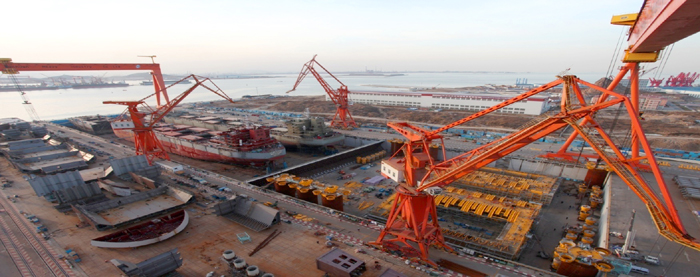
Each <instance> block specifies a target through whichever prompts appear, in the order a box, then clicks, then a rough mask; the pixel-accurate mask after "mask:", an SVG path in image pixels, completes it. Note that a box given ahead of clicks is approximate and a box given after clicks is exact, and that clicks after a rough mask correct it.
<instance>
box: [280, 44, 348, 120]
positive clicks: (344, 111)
mask: <svg viewBox="0 0 700 277" xmlns="http://www.w3.org/2000/svg"><path fill="white" fill-rule="evenodd" d="M316 56H317V55H314V57H313V58H312V59H311V60H310V61H309V62H307V63H305V64H304V66H303V67H302V68H301V72H299V77H298V78H297V82H296V83H295V84H294V88H292V89H291V90H289V91H287V93H289V92H292V91H294V90H296V89H297V86H299V84H300V83H301V81H302V80H304V77H306V75H307V74H309V72H311V74H312V75H314V77H316V80H318V82H319V83H320V84H321V86H322V87H323V89H324V90H325V91H326V93H327V94H328V97H330V98H331V101H333V103H335V106H336V107H337V109H336V111H335V115H334V116H333V120H332V121H331V127H342V128H346V129H347V128H352V127H357V123H355V120H354V119H353V118H352V115H350V110H348V105H349V101H348V92H349V91H348V86H346V85H345V84H343V82H341V81H340V80H338V78H336V77H335V76H334V75H333V74H332V73H330V72H329V71H328V70H327V69H326V68H325V67H323V65H321V64H320V63H318V61H316ZM314 65H318V66H319V67H321V68H322V69H323V70H324V71H325V72H326V73H328V75H331V77H333V79H335V80H336V81H337V82H338V83H340V87H339V88H338V89H337V90H335V89H333V88H332V87H331V86H330V85H329V84H328V82H326V80H324V79H323V77H321V74H319V73H318V71H316V69H315V68H314Z"/></svg>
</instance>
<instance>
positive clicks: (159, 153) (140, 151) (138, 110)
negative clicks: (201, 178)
mask: <svg viewBox="0 0 700 277" xmlns="http://www.w3.org/2000/svg"><path fill="white" fill-rule="evenodd" d="M189 79H193V80H194V85H192V87H190V88H189V89H187V90H186V91H185V92H183V93H181V94H180V95H178V96H176V97H175V98H173V99H172V100H171V101H168V102H167V103H165V104H164V105H162V106H160V105H159V106H158V107H155V108H153V107H151V106H149V105H148V104H147V103H146V100H147V99H148V98H150V97H151V96H153V95H157V93H156V94H151V95H149V96H147V97H145V98H142V99H140V100H136V101H104V102H102V103H103V104H116V105H125V106H127V108H126V111H124V113H122V114H121V115H120V116H119V117H117V121H123V122H124V124H126V125H128V126H129V127H127V129H130V130H132V131H133V132H134V148H135V149H136V155H144V156H146V160H148V164H150V165H152V164H153V162H154V161H155V159H156V158H161V159H164V160H170V156H169V155H168V152H166V151H165V149H164V148H163V145H162V144H161V143H160V141H159V140H158V138H156V136H155V133H153V126H154V125H155V124H156V123H158V122H160V120H161V119H163V117H165V115H167V114H168V113H169V112H170V111H172V110H173V108H175V106H177V105H178V104H180V102H182V100H184V99H185V97H187V96H188V95H189V94H190V93H192V91H194V89H196V88H197V87H199V86H201V87H203V88H205V89H207V90H209V91H211V92H213V93H214V94H216V95H219V96H221V97H222V98H224V99H226V100H228V101H229V102H231V103H233V99H231V98H230V97H228V95H226V93H224V91H222V90H221V88H219V87H218V86H217V85H216V84H214V82H212V81H211V80H210V79H209V78H205V77H199V76H196V75H189V76H187V77H185V78H183V79H181V80H179V81H177V82H175V83H173V84H171V85H169V86H168V87H166V89H167V88H170V87H171V86H174V85H177V84H179V83H181V82H184V81H185V80H189ZM206 82H208V83H209V84H210V85H212V86H213V87H214V88H216V89H213V88H210V87H208V86H207V85H206V84H205V83H206Z"/></svg>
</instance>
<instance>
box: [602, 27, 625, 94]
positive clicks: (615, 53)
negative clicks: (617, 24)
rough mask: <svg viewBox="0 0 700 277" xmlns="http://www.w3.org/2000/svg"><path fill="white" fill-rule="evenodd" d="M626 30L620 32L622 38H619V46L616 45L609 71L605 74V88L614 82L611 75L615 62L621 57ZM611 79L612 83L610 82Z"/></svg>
mask: <svg viewBox="0 0 700 277" xmlns="http://www.w3.org/2000/svg"><path fill="white" fill-rule="evenodd" d="M624 34H625V30H624V28H623V29H622V31H620V36H619V37H618V38H617V44H615V50H614V51H613V55H612V57H611V58H610V63H609V64H608V71H606V72H605V83H604V87H607V86H608V84H610V82H612V79H611V78H610V74H611V73H612V70H613V69H614V68H615V63H616V62H615V60H617V57H618V56H619V55H620V52H619V51H620V49H621V48H622V41H623V40H622V38H623V37H624ZM608 79H610V81H608Z"/></svg>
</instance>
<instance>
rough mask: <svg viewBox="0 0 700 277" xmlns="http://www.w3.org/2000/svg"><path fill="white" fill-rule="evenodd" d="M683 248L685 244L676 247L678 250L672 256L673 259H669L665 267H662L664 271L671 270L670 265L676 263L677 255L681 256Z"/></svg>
mask: <svg viewBox="0 0 700 277" xmlns="http://www.w3.org/2000/svg"><path fill="white" fill-rule="evenodd" d="M683 249H685V246H684V245H681V247H680V248H678V251H677V252H676V255H675V256H673V259H671V263H669V264H668V266H667V267H666V268H664V273H666V272H668V271H669V270H671V267H673V265H674V264H675V263H676V260H678V257H680V256H681V252H683Z"/></svg>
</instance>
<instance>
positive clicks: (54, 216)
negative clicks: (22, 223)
mask: <svg viewBox="0 0 700 277" xmlns="http://www.w3.org/2000/svg"><path fill="white" fill-rule="evenodd" d="M0 163H2V165H1V166H2V171H3V172H4V173H5V174H3V175H6V172H10V171H12V169H10V167H9V163H8V162H7V161H6V160H5V159H2V161H0ZM9 177H10V178H12V180H13V181H14V184H13V187H10V188H6V189H5V190H3V191H2V192H1V193H0V195H2V196H3V197H5V195H14V194H17V195H19V196H20V197H19V199H20V200H19V201H18V202H17V203H14V205H15V206H16V207H17V209H19V210H22V211H24V212H28V213H32V214H35V215H36V216H37V217H39V218H40V219H41V221H42V223H43V224H44V225H45V226H46V227H47V228H48V229H49V232H50V233H51V237H52V241H54V242H55V244H57V245H58V247H59V249H57V251H56V252H59V253H60V252H62V251H63V249H69V248H70V249H73V250H74V251H76V252H77V253H78V254H79V255H80V256H81V258H82V262H80V264H79V266H80V268H81V269H82V270H84V272H85V274H86V275H87V276H99V275H103V276H104V275H107V276H118V275H119V274H120V273H121V271H120V270H119V269H117V268H116V267H115V266H114V265H112V264H111V263H108V262H106V261H108V260H110V259H115V258H116V259H120V260H125V261H130V262H135V263H137V262H140V261H142V260H145V259H148V258H150V257H153V256H155V255H158V254H160V253H162V252H165V251H168V250H170V249H172V248H175V247H177V248H178V249H179V250H180V253H181V255H182V257H183V259H184V265H183V266H182V267H181V268H180V269H179V270H178V272H179V273H180V274H182V275H184V276H204V275H206V274H207V273H208V272H210V271H215V272H216V273H217V274H223V273H224V271H225V269H224V268H225V265H224V264H223V263H222V262H221V260H220V259H219V257H221V254H222V253H223V251H224V250H227V249H231V250H233V251H234V252H236V253H237V254H238V256H240V257H241V258H244V259H245V260H246V261H247V263H248V264H251V265H257V266H259V267H260V269H261V270H263V271H265V272H271V273H273V274H276V275H278V276H285V273H289V272H295V274H299V275H298V276H321V275H323V273H322V272H321V271H319V270H317V269H315V258H316V257H318V256H320V255H321V254H323V253H324V252H325V251H328V250H330V249H329V248H326V246H325V245H322V243H323V242H325V238H323V237H319V236H315V235H314V231H313V230H311V229H310V228H309V227H307V226H304V225H300V224H296V223H294V224H291V225H290V224H280V225H277V226H274V227H272V228H270V229H268V230H265V231H262V232H260V233H256V232H253V231H251V230H249V229H247V228H244V227H242V226H241V225H238V224H236V223H234V222H231V221H229V220H226V219H224V218H221V217H217V216H216V215H213V214H212V213H211V211H210V210H207V209H204V208H202V207H200V206H197V205H190V206H189V207H188V208H186V210H187V212H188V213H189V214H190V223H189V225H188V226H187V227H186V228H185V230H184V231H183V232H182V233H180V234H178V235H176V236H175V237H173V238H171V239H169V240H167V241H164V242H161V243H157V244H154V245H149V246H144V247H140V248H136V249H102V248H97V247H93V246H91V245H90V244H89V240H90V239H91V238H96V237H99V236H103V235H105V234H107V233H109V232H100V231H97V230H95V229H94V228H92V227H90V226H88V227H78V226H76V225H78V224H79V223H80V222H79V220H78V218H77V217H76V216H75V215H73V214H72V213H69V214H63V213H60V212H58V211H57V210H55V209H54V208H53V207H52V204H51V203H49V202H48V201H46V200H44V199H43V198H39V197H36V196H35V195H33V194H34V192H33V190H32V189H31V187H30V186H29V184H28V183H26V181H23V180H21V179H19V178H18V177H19V174H13V175H11V176H9ZM3 217H4V215H3ZM275 229H279V230H280V231H282V234H281V235H280V236H278V237H277V238H275V239H274V240H273V241H272V242H271V243H270V244H269V245H267V246H266V247H265V248H263V249H262V250H260V251H259V252H258V253H256V254H255V255H254V256H252V257H250V256H249V255H248V253H250V252H251V251H252V250H253V249H254V248H255V247H256V246H257V245H258V244H259V243H260V242H261V241H263V240H264V239H265V238H266V237H267V236H268V235H269V234H270V233H271V232H272V231H273V230H275ZM243 232H247V233H248V234H249V235H250V236H251V238H252V240H253V241H252V242H247V243H244V244H242V243H240V242H238V240H237V239H236V234H239V233H243ZM317 241H319V243H317ZM25 244H26V243H25ZM338 247H339V248H340V249H343V250H344V251H346V252H349V253H353V254H354V248H353V247H352V246H349V245H346V244H343V243H340V244H338ZM5 251H6V250H5ZM376 255H377V253H374V254H373V253H370V255H361V254H358V256H362V257H363V260H365V262H367V263H368V264H369V263H372V264H373V263H374V260H380V261H381V263H382V265H383V268H384V269H386V268H387V267H390V268H392V269H394V270H397V271H399V272H404V273H407V274H409V275H414V274H415V273H416V271H415V270H413V269H411V268H410V267H408V266H407V265H405V264H403V263H401V262H400V261H398V260H392V259H387V258H385V257H382V258H377V257H375V256H376ZM0 257H2V256H0ZM36 259H37V260H38V258H36ZM0 261H2V262H7V265H8V266H9V267H7V268H12V266H11V263H10V261H11V260H10V261H7V259H2V258H0ZM33 269H34V268H33ZM39 269H40V268H38V267H37V268H36V269H35V270H37V271H36V272H38V270H39ZM12 272H13V271H12V270H11V269H10V270H8V271H7V275H5V270H4V269H3V274H2V276H13V275H14V276H17V274H14V273H12ZM380 273H381V272H380V271H378V270H374V269H370V270H369V271H368V273H367V276H378V275H379V274H380ZM49 275H50V274H48V272H44V273H41V272H39V273H38V275H37V276H49Z"/></svg>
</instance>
